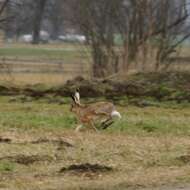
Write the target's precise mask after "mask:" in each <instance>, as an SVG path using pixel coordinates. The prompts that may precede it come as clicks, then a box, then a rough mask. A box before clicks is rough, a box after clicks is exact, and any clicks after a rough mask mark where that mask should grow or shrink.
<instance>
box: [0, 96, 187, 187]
mask: <svg viewBox="0 0 190 190" xmlns="http://www.w3.org/2000/svg"><path fill="white" fill-rule="evenodd" d="M14 98H15V97H14ZM9 100H12V98H11V97H0V104H1V107H0V176H2V177H4V178H5V180H4V181H3V182H2V183H0V187H1V186H2V187H3V188H5V189H15V190H17V189H18V190H22V189H23V190H24V189H26V188H27V189H40V190H41V189H44V190H45V189H60V188H62V187H63V185H64V188H65V189H78V188H80V189H126V188H128V189H131V188H133V189H138V188H139V187H145V188H146V187H156V186H160V185H163V184H165V185H167V184H174V185H175V184H176V183H188V182H190V178H189V177H188V176H189V174H190V173H189V171H190V167H189V163H190V152H189V147H190V139H189V135H190V127H189V122H190V120H189V118H190V106H186V108H182V107H181V106H178V105H177V104H176V105H167V104H166V105H161V106H160V107H147V108H143V109H142V108H138V107H135V106H130V105H129V106H128V107H117V109H118V110H119V111H120V112H121V114H122V116H123V118H122V119H121V120H120V121H117V122H116V123H115V124H114V125H113V126H112V127H110V128H109V129H108V130H105V131H100V132H99V133H95V132H94V131H92V130H90V129H88V128H86V130H84V131H83V132H80V133H75V132H74V127H75V125H76V119H75V116H74V115H73V114H71V113H70V111H69V104H68V103H66V104H63V105H57V104H56V103H49V102H48V101H47V99H41V100H36V101H31V102H25V103H22V102H21V101H19V98H18V99H17V100H16V101H15V102H12V101H11V102H10V101H9ZM65 102H69V100H68V99H65ZM3 139H9V140H10V142H9V143H7V142H4V141H3ZM68 144H69V146H68ZM22 157H23V158H22ZM18 158H19V160H18ZM23 159H24V160H26V159H28V162H25V161H23ZM35 159H36V160H35ZM30 160H32V162H31V163H30ZM26 163H28V164H26ZM85 163H90V164H99V165H104V166H108V167H111V168H112V169H113V171H110V172H105V173H102V172H89V171H87V172H79V171H76V172H64V173H59V171H60V170H61V168H63V167H64V168H66V167H69V166H70V165H72V164H85ZM6 176H9V177H6Z"/></svg>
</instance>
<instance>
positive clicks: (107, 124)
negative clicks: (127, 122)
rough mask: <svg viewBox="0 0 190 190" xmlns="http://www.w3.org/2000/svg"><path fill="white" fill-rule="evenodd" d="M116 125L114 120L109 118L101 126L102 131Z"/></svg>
mask: <svg viewBox="0 0 190 190" xmlns="http://www.w3.org/2000/svg"><path fill="white" fill-rule="evenodd" d="M113 123H114V121H113V119H112V118H108V119H107V120H106V121H104V122H103V123H102V125H101V127H102V129H107V128H108V127H109V126H110V125H112V124H113Z"/></svg>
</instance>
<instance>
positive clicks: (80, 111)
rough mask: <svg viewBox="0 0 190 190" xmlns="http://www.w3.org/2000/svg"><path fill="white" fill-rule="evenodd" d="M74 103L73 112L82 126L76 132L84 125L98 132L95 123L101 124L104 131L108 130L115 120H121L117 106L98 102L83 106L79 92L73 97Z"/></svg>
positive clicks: (72, 105)
mask: <svg viewBox="0 0 190 190" xmlns="http://www.w3.org/2000/svg"><path fill="white" fill-rule="evenodd" d="M72 99H73V102H72V104H71V111H72V112H73V113H75V115H76V116H77V119H78V122H80V124H79V125H78V126H77V127H76V129H75V131H79V130H80V128H81V127H82V124H84V125H86V126H87V125H88V126H90V127H92V128H93V129H94V130H95V131H97V129H96V127H95V124H94V123H95V122H96V121H99V122H100V123H101V127H102V129H106V128H107V127H109V126H110V125H111V124H112V123H113V122H114V118H115V117H117V118H119V119H120V118H121V115H120V113H119V112H118V111H117V110H116V109H115V106H114V105H113V104H112V103H110V102H96V103H91V104H81V103H80V94H79V92H78V91H76V92H75V95H73V96H72Z"/></svg>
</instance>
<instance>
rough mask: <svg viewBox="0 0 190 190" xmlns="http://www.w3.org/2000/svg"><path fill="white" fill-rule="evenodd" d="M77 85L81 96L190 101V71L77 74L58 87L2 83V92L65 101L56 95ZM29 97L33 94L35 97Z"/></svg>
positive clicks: (65, 95)
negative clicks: (120, 76)
mask: <svg viewBox="0 0 190 190" xmlns="http://www.w3.org/2000/svg"><path fill="white" fill-rule="evenodd" d="M76 88H79V89H80V93H81V97H84V98H85V97H87V98H89V97H106V98H107V99H112V100H114V101H115V100H118V99H120V98H122V97H127V98H134V97H135V98H136V97H138V98H139V97H140V98H144V97H151V98H154V99H156V100H159V101H165V100H166V101H172V100H175V101H177V102H179V103H180V102H181V101H184V100H185V101H189V102H190V73H188V72H164V73H139V74H135V75H131V76H129V77H128V78H127V79H125V80H95V79H94V80H87V79H84V78H82V77H76V78H75V79H73V80H69V81H67V83H66V84H64V85H61V86H56V87H47V86H45V85H42V84H37V85H30V86H27V87H24V88H22V89H19V88H12V87H4V86H0V95H2V94H3V95H11V94H14V95H15V94H17V95H21V94H22V95H24V96H26V97H22V98H21V101H31V100H32V101H33V100H35V99H39V98H45V97H48V96H51V97H52V99H50V100H49V101H50V102H57V103H59V104H62V103H64V102H63V100H61V99H60V100H59V99H56V97H63V96H64V97H68V96H71V94H72V93H73V92H74V91H75V89H76ZM27 97H32V99H28V98H27ZM14 100H15V99H14ZM14 100H13V101H14Z"/></svg>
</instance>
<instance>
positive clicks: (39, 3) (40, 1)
mask: <svg viewBox="0 0 190 190" xmlns="http://www.w3.org/2000/svg"><path fill="white" fill-rule="evenodd" d="M46 2H47V0H36V11H35V17H34V23H33V41H32V43H33V44H39V42H40V30H41V23H42V18H43V13H44V9H45V5H46Z"/></svg>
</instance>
